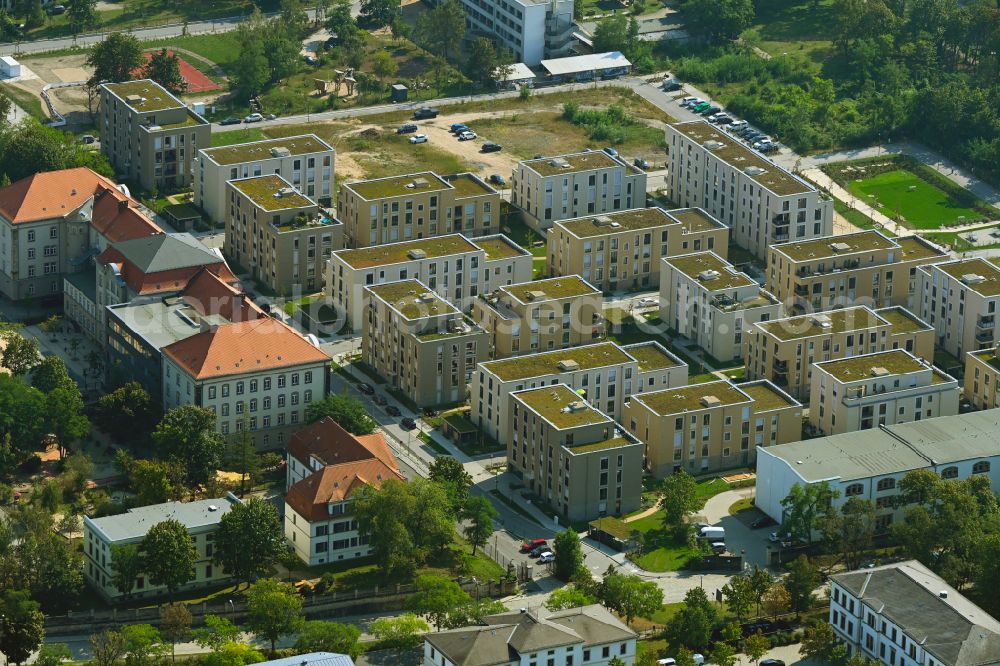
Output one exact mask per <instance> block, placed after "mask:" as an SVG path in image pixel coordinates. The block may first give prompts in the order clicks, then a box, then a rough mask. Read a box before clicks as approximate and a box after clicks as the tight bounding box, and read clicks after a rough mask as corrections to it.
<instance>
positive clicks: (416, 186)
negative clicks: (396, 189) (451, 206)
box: [407, 178, 431, 190]
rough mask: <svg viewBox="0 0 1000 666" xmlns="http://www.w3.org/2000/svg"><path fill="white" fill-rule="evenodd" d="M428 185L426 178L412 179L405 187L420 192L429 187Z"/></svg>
mask: <svg viewBox="0 0 1000 666" xmlns="http://www.w3.org/2000/svg"><path fill="white" fill-rule="evenodd" d="M430 185H431V184H430V181H428V180H427V179H426V178H414V179H413V180H412V181H411V182H410V183H409V184H408V185H407V187H409V188H410V189H412V190H422V189H424V188H426V187H430Z"/></svg>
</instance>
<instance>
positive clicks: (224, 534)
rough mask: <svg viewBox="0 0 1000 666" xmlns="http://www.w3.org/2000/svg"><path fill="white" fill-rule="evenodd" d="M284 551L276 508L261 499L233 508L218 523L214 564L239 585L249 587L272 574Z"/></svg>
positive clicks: (254, 498) (283, 540)
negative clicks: (245, 584)
mask: <svg viewBox="0 0 1000 666" xmlns="http://www.w3.org/2000/svg"><path fill="white" fill-rule="evenodd" d="M284 550H285V538H284V536H283V535H282V533H281V522H280V521H279V520H278V512H277V510H275V508H274V505H273V504H271V503H270V502H268V501H267V500H265V499H262V498H260V497H251V498H250V499H248V500H247V501H245V502H243V503H240V504H234V505H233V506H232V508H230V510H229V512H228V513H227V514H226V515H224V516H223V517H222V519H221V520H220V521H219V529H218V531H217V532H216V533H215V554H214V555H213V560H214V561H215V562H216V563H217V564H219V565H221V566H222V567H223V568H224V569H225V570H226V571H228V572H229V573H230V574H231V575H233V576H234V577H235V578H236V579H237V580H239V581H245V582H247V583H250V582H251V581H252V580H254V579H255V578H257V577H259V576H263V575H265V574H266V573H267V572H268V571H270V570H271V567H272V565H273V564H274V563H275V562H276V561H277V560H278V558H279V557H280V556H281V553H283V552H284Z"/></svg>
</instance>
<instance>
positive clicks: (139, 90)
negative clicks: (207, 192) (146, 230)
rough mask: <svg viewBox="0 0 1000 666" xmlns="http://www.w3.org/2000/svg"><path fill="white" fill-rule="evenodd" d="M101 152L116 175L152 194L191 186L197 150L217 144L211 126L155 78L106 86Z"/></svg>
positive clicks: (101, 112) (101, 110)
mask: <svg viewBox="0 0 1000 666" xmlns="http://www.w3.org/2000/svg"><path fill="white" fill-rule="evenodd" d="M99 100H100V106H99V109H98V114H99V116H100V120H99V122H100V125H101V152H103V153H104V154H105V155H106V156H107V157H108V160H109V161H110V162H111V166H113V167H114V169H115V172H116V173H118V174H121V176H122V177H123V178H125V179H128V180H131V181H133V182H136V183H138V184H139V185H140V186H141V187H142V188H143V189H145V190H148V191H153V190H159V191H161V192H162V191H167V192H169V191H171V190H175V189H177V188H181V187H185V186H187V185H191V184H192V175H191V171H192V164H193V163H194V161H195V158H196V156H197V154H198V149H199V148H203V147H208V146H211V145H212V126H211V125H210V124H209V122H208V121H207V120H205V119H204V118H202V117H201V116H199V115H198V114H197V113H195V112H194V111H192V110H191V109H189V108H188V107H187V106H186V105H185V104H184V102H182V101H181V100H180V99H178V98H177V97H175V96H174V95H173V94H171V93H170V92H169V91H168V90H167V89H166V88H164V87H163V86H161V85H160V84H158V83H156V82H155V81H152V80H150V79H142V80H140V81H127V82H125V83H103V84H101V87H100V91H99Z"/></svg>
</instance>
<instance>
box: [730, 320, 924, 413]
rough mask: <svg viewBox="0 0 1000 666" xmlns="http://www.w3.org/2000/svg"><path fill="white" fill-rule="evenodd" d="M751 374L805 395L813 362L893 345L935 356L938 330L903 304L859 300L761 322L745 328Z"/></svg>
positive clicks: (747, 367)
mask: <svg viewBox="0 0 1000 666" xmlns="http://www.w3.org/2000/svg"><path fill="white" fill-rule="evenodd" d="M745 337H746V344H747V348H746V351H745V353H744V359H745V365H746V374H747V378H748V379H769V380H771V381H772V382H774V383H775V384H776V385H777V386H778V387H780V388H782V389H783V390H785V391H787V392H788V393H789V394H790V395H791V396H792V397H794V398H797V399H799V400H803V399H807V396H808V394H809V387H810V386H811V382H812V375H813V364H814V363H819V362H821V361H832V360H836V359H841V358H850V357H852V356H860V355H862V354H873V353H875V352H880V351H886V350H891V349H903V350H906V351H908V352H910V353H911V354H913V355H914V356H917V357H919V358H924V359H929V358H933V357H934V330H933V329H932V328H931V327H930V326H928V325H927V324H925V323H924V322H922V321H921V320H919V319H918V318H916V317H915V316H913V314H911V313H910V312H909V311H907V310H905V309H904V308H900V307H892V308H883V309H881V310H872V309H871V308H869V307H867V306H864V305H861V306H855V307H851V308H843V309H840V310H832V311H830V312H823V313H816V314H807V315H798V316H796V317H786V318H784V319H776V320H772V321H768V322H758V323H756V324H754V325H752V326H750V327H749V329H748V330H747V333H746V336H745Z"/></svg>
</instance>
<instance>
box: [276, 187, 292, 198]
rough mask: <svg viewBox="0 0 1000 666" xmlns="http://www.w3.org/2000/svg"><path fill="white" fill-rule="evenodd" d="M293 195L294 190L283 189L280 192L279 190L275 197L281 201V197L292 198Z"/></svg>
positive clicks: (289, 188)
mask: <svg viewBox="0 0 1000 666" xmlns="http://www.w3.org/2000/svg"><path fill="white" fill-rule="evenodd" d="M293 194H295V190H294V189H293V188H291V187H282V188H281V189H280V190H278V192H277V193H276V194H275V195H274V196H276V197H278V198H279V199H280V198H281V197H290V196H292V195H293Z"/></svg>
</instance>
